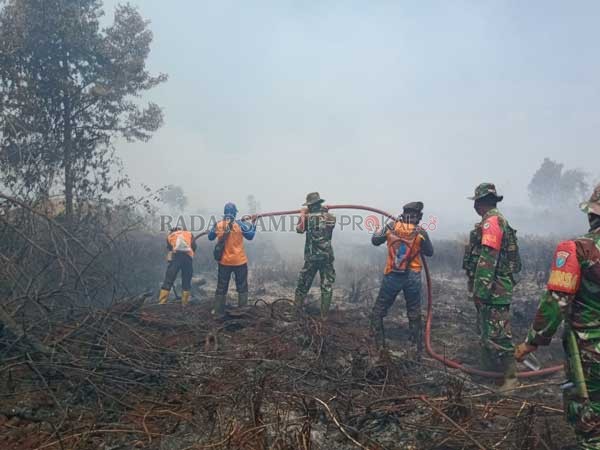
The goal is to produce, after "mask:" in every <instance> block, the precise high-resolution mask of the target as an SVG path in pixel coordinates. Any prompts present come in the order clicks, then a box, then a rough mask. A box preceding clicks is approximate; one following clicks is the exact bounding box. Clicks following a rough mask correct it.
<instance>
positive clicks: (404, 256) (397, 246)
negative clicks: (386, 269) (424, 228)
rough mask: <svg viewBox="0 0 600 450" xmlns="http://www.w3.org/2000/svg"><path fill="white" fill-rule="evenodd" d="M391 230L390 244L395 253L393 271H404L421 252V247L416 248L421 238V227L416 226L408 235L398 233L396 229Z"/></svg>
mask: <svg viewBox="0 0 600 450" xmlns="http://www.w3.org/2000/svg"><path fill="white" fill-rule="evenodd" d="M391 231H392V240H391V241H390V244H389V245H390V247H391V248H392V252H393V255H394V259H393V261H392V272H400V273H403V272H406V271H407V270H408V269H409V267H410V263H411V262H412V261H413V260H414V259H415V258H416V257H418V256H419V254H420V253H421V250H420V247H419V248H418V249H417V248H416V244H417V243H418V240H419V229H418V227H415V229H414V230H413V231H412V232H411V234H410V235H409V236H408V237H403V236H400V235H398V233H397V232H396V231H395V230H391Z"/></svg>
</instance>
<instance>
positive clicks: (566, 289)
mask: <svg viewBox="0 0 600 450" xmlns="http://www.w3.org/2000/svg"><path fill="white" fill-rule="evenodd" d="M580 283H581V266H580V264H579V260H578V259H577V245H576V244H575V242H574V241H565V242H561V243H560V244H558V247H556V252H555V253H554V259H553V261H552V270H551V272H550V279H549V280H548V290H550V291H557V292H563V293H565V294H575V293H576V292H577V291H578V290H579V285H580Z"/></svg>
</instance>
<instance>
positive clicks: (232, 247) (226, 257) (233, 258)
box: [215, 220, 248, 266]
mask: <svg viewBox="0 0 600 450" xmlns="http://www.w3.org/2000/svg"><path fill="white" fill-rule="evenodd" d="M225 224H226V221H225V220H222V221H220V222H219V223H217V225H216V227H215V232H216V234H217V239H221V236H223V233H225ZM246 263H248V257H247V256H246V250H245V249H244V235H243V234H242V227H240V225H239V224H238V223H237V222H234V223H233V226H232V228H231V232H230V233H229V236H228V237H227V241H226V242H225V249H224V251H223V257H222V258H221V260H220V261H219V264H222V265H224V266H241V265H243V264H246Z"/></svg>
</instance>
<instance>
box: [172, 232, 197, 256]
mask: <svg viewBox="0 0 600 450" xmlns="http://www.w3.org/2000/svg"><path fill="white" fill-rule="evenodd" d="M193 239H194V237H193V236H192V233H191V232H189V231H185V230H178V231H174V232H172V233H171V234H169V237H167V242H168V243H169V245H170V246H171V248H172V249H173V252H174V253H180V252H181V253H187V254H188V255H190V256H192V257H193V256H194V250H192V241H193Z"/></svg>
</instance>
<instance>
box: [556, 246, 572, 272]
mask: <svg viewBox="0 0 600 450" xmlns="http://www.w3.org/2000/svg"><path fill="white" fill-rule="evenodd" d="M569 256H571V253H569V252H566V251H563V250H561V251H558V252H556V260H555V261H554V264H556V267H557V268H558V269H562V268H563V267H564V266H565V264H567V260H568V259H569Z"/></svg>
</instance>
